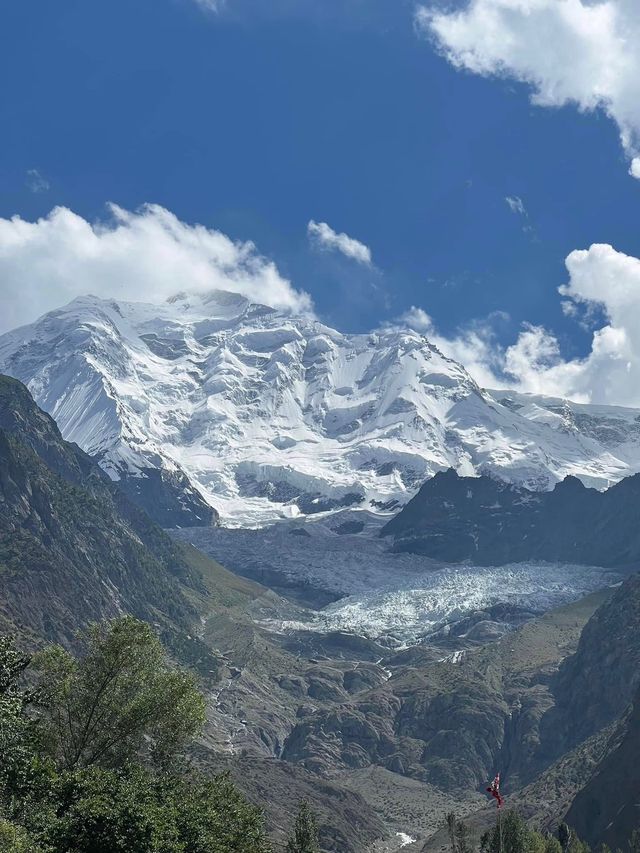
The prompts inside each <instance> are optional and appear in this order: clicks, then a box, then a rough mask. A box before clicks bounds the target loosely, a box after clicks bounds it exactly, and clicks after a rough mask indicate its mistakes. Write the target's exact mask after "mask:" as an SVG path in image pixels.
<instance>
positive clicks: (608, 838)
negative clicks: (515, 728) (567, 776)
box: [565, 694, 640, 850]
mask: <svg viewBox="0 0 640 853" xmlns="http://www.w3.org/2000/svg"><path fill="white" fill-rule="evenodd" d="M609 750H610V751H609V754H608V755H607V757H606V758H605V759H604V761H602V762H601V764H600V765H599V767H598V768H597V770H596V772H595V773H594V774H593V776H592V777H591V779H590V780H589V782H588V783H587V784H586V785H585V787H584V788H583V789H582V790H581V791H580V793H579V794H578V795H577V796H576V798H575V799H574V801H573V803H572V804H571V808H570V809H569V811H568V813H567V815H566V817H565V820H566V821H567V822H568V823H569V825H570V826H572V827H574V828H575V830H576V832H577V833H578V834H579V835H580V837H581V838H584V839H585V840H586V841H587V842H588V843H589V844H591V845H593V846H594V847H595V846H596V845H597V844H607V845H609V846H610V847H611V849H612V850H616V849H622V850H624V849H625V847H626V845H627V843H628V841H629V839H630V838H631V833H632V832H633V831H634V830H635V829H637V828H638V802H640V762H638V756H639V755H640V694H637V695H636V700H635V703H634V705H633V708H632V709H631V711H630V712H629V714H628V715H627V716H626V718H625V719H624V720H623V721H622V722H621V724H620V725H619V726H618V729H617V730H616V732H615V734H614V735H613V737H612V739H611V742H610V745H609Z"/></svg>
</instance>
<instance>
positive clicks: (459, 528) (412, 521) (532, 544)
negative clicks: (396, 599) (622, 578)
mask: <svg viewBox="0 0 640 853" xmlns="http://www.w3.org/2000/svg"><path fill="white" fill-rule="evenodd" d="M382 535H383V536H389V537H393V548H394V550H395V551H399V552H403V551H404V552H411V553H416V554H423V555H425V556H428V557H431V558H434V559H437V560H443V561H445V562H454V563H456V562H463V561H465V560H469V561H471V562H473V563H476V564H480V565H504V564H506V563H519V562H531V561H547V562H566V563H573V564H576V565H593V566H604V567H614V566H615V567H635V566H640V475H635V476H633V477H628V478H626V479H624V480H622V481H621V482H619V483H617V484H616V485H614V486H612V487H611V488H609V489H607V490H606V491H604V492H598V491H596V490H595V489H588V488H585V486H583V484H582V483H581V482H580V481H579V480H578V479H576V478H575V477H567V478H566V479H565V480H563V481H562V482H561V483H558V484H557V485H556V486H555V488H554V489H553V490H552V491H548V492H532V491H530V490H529V489H525V488H524V487H522V486H515V485H512V484H508V483H505V482H502V481H499V480H495V479H492V478H490V477H486V476H482V477H459V476H458V475H457V474H456V472H455V471H453V470H449V471H445V472H442V473H438V474H436V475H435V476H434V477H433V478H432V479H431V480H428V481H427V482H426V483H425V484H424V485H423V486H422V487H421V489H420V491H419V492H418V494H417V495H416V496H415V497H414V498H413V499H412V500H411V501H410V502H409V503H408V504H407V506H406V507H404V509H402V510H401V511H400V512H399V513H398V515H396V516H395V518H393V519H392V520H391V521H390V522H389V523H388V524H386V525H385V527H384V528H383V530H382Z"/></svg>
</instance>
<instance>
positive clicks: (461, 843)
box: [445, 812, 473, 853]
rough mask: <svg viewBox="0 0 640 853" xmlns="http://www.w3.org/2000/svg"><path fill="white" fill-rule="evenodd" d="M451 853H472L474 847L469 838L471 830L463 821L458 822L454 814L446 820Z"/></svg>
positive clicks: (450, 813) (450, 814)
mask: <svg viewBox="0 0 640 853" xmlns="http://www.w3.org/2000/svg"><path fill="white" fill-rule="evenodd" d="M445 820H446V822H447V831H448V833H449V842H450V844H451V853H471V851H472V849H473V845H472V844H471V840H470V837H469V828H468V826H467V825H466V824H465V823H464V822H463V821H461V820H457V819H456V816H455V814H454V813H453V812H449V813H448V814H447V815H446V818H445Z"/></svg>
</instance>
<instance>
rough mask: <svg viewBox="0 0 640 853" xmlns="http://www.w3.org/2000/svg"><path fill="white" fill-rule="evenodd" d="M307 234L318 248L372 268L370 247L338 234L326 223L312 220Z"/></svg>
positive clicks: (345, 235)
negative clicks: (339, 254)
mask: <svg viewBox="0 0 640 853" xmlns="http://www.w3.org/2000/svg"><path fill="white" fill-rule="evenodd" d="M307 234H308V235H309V239H310V240H311V241H312V243H313V244H314V245H315V246H317V247H318V248H320V249H325V250H328V251H334V252H341V253H342V254H343V255H345V256H346V257H347V258H351V259H352V260H354V261H357V262H358V263H359V264H364V265H365V266H371V249H370V248H369V247H368V246H365V244H364V243H361V242H360V241H359V240H355V239H354V238H353V237H349V235H348V234H344V233H340V234H338V233H336V232H335V231H334V230H333V228H331V226H329V225H327V223H326V222H314V220H313V219H312V220H311V221H310V222H309V224H308V225H307Z"/></svg>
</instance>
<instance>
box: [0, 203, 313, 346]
mask: <svg viewBox="0 0 640 853" xmlns="http://www.w3.org/2000/svg"><path fill="white" fill-rule="evenodd" d="M108 210H109V216H108V219H107V220H106V221H104V222H94V223H91V222H87V220H85V219H83V218H82V217H81V216H78V215H77V214H76V213H73V212H72V211H71V210H68V209H67V208H65V207H57V208H55V209H54V210H52V211H51V213H50V214H49V215H48V216H47V217H45V218H43V219H39V220H38V221H36V222H28V221H26V220H24V219H21V218H20V217H19V216H14V217H13V218H12V219H2V218H0V288H1V289H2V307H3V310H2V316H1V317H0V331H6V330H7V329H10V328H14V327H15V326H17V325H21V324H23V323H27V322H31V321H32V320H34V319H35V318H36V317H37V316H39V315H40V314H42V313H43V312H46V311H49V310H51V309H53V308H57V307H59V306H60V305H62V304H64V303H66V302H68V301H69V300H70V299H73V298H74V297H76V296H78V295H82V294H87V293H93V294H95V295H97V296H103V297H112V296H113V297H118V298H122V299H131V300H135V301H145V300H148V301H151V302H157V301H160V300H163V299H166V298H168V297H169V296H171V295H173V294H175V293H176V292H178V291H183V290H184V291H196V292H205V291H208V290H215V289H223V290H231V291H235V292H238V293H241V294H243V295H244V296H247V297H249V298H250V299H253V300H256V301H259V302H263V303H266V304H268V305H272V306H273V307H275V308H281V309H285V310H291V311H295V312H302V313H310V312H311V311H312V303H311V299H310V297H309V296H308V295H307V294H306V293H304V292H302V291H298V290H296V289H294V287H293V286H292V285H291V283H290V282H289V281H287V279H285V278H283V277H282V276H281V275H280V273H279V272H278V269H277V268H276V266H275V264H273V263H272V262H271V261H269V260H268V259H266V258H264V257H262V256H261V255H260V254H259V253H258V252H257V250H256V247H255V246H254V245H253V243H250V242H247V243H242V242H235V241H233V240H231V239H230V238H229V237H227V236H226V235H225V234H222V233H221V232H219V231H215V230H212V229H209V228H205V227H204V226H202V225H190V224H187V223H185V222H182V221H181V220H179V219H178V218H177V217H176V216H175V215H174V214H173V213H171V212H170V211H168V210H166V209H164V208H163V207H160V206H158V205H146V206H144V207H142V208H141V209H140V210H138V211H136V212H130V211H127V210H123V209H122V208H121V207H118V206H116V205H109V208H108Z"/></svg>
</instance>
